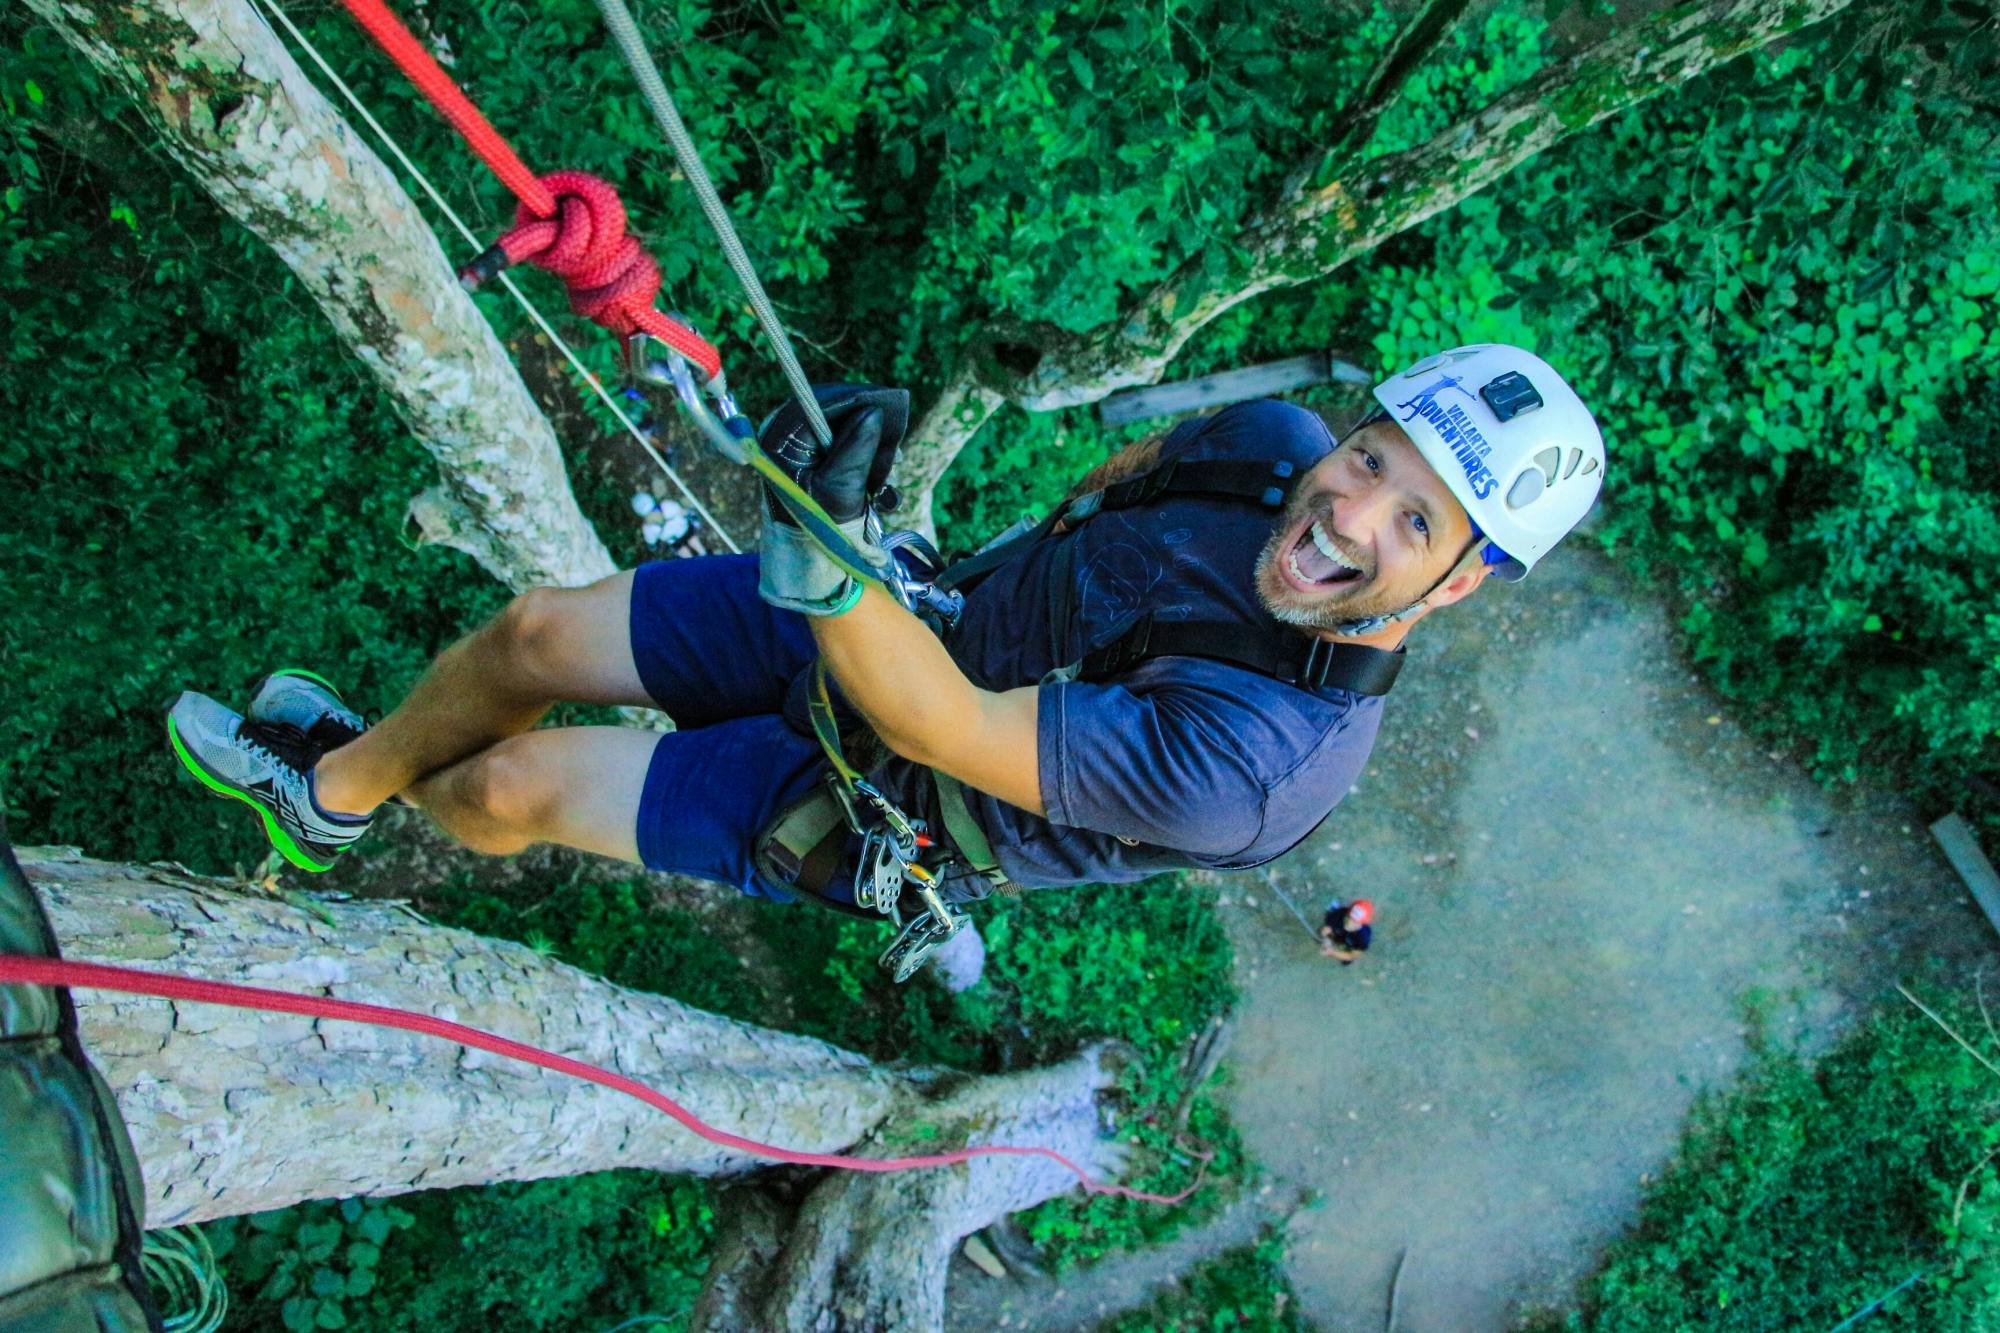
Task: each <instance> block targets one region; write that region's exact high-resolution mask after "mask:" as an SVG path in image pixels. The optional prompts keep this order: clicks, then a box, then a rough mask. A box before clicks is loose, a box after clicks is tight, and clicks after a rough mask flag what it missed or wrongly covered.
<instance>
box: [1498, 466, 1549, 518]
mask: <svg viewBox="0 0 2000 1333" xmlns="http://www.w3.org/2000/svg"><path fill="white" fill-rule="evenodd" d="M1547 487H1548V483H1547V482H1545V481H1544V480H1542V474H1541V473H1539V472H1537V471H1535V470H1534V469H1533V468H1529V469H1528V470H1527V471H1525V472H1523V473H1522V474H1521V475H1520V476H1518V477H1516V478H1514V484H1513V485H1512V486H1509V487H1508V488H1507V507H1508V508H1509V509H1526V508H1527V507H1528V506H1529V505H1531V504H1533V503H1534V502H1535V501H1537V500H1539V499H1541V498H1542V492H1543V491H1544V490H1546V489H1547Z"/></svg>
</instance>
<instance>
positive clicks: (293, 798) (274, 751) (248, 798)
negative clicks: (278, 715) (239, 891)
mask: <svg viewBox="0 0 2000 1333" xmlns="http://www.w3.org/2000/svg"><path fill="white" fill-rule="evenodd" d="M167 741H168V743H169V744H171V745H172V746H173V748H174V754H175V755H176V756H177V757H178V758H179V759H180V761H181V763H182V764H183V765H184V766H185V767H186V768H187V771H188V772H190V773H192V774H194V776H195V778H196V780H198V781H199V782H200V783H201V784H202V785H203V786H204V787H207V788H208V789H209V790H210V791H212V792H214V793H215V794H216V795H218V796H228V797H232V798H234V799H235V800H239V801H241V802H243V803H244V804H245V805H247V806H249V807H250V808H251V809H253V810H255V811H256V812H257V813H258V814H260V815H262V816H263V818H264V833H265V835H266V836H268V837H269V838H270V839H271V845H272V846H273V847H275V848H277V849H278V851H279V853H280V854H281V855H282V856H283V857H284V858H285V859H286V860H287V861H290V862H291V863H292V864H293V865H295V866H298V867H299V868H300V869H303V870H327V869H330V868H331V867H332V865H333V863H334V861H335V859H336V858H338V857H339V856H340V854H341V853H342V852H344V851H346V850H347V849H348V848H349V847H351V846H353V845H354V843H355V842H356V840H358V839H359V838H360V837H361V835H362V834H364V833H366V832H367V831H368V828H369V826H370V825H371V824H373V823H374V822H375V821H374V819H373V817H372V816H367V815H361V816H356V815H334V814H328V813H327V812H326V811H324V810H322V809H320V808H319V804H318V803H317V802H316V801H314V800H313V794H312V766H313V765H314V764H315V763H317V762H318V761H319V747H318V746H316V745H315V744H314V743H313V742H312V741H311V740H310V739H309V738H308V737H307V735H306V733H305V731H304V730H303V729H301V728H299V727H297V726H294V725H293V724H291V723H289V722H251V721H246V720H245V719H243V718H241V717H239V716H237V715H236V714H235V713H232V712H230V711H229V710H228V709H227V708H224V707H223V706H222V705H221V704H219V703H217V702H216V701H215V700H213V699H211V698H209V697H208V696H207V695H205V694H196V693H195V692H194V691H192V690H189V691H188V692H187V693H185V694H183V695H181V697H180V698H179V699H177V700H175V701H174V706H173V708H172V709H171V710H169V711H168V713H167Z"/></svg>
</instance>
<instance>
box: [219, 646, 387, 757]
mask: <svg viewBox="0 0 2000 1333" xmlns="http://www.w3.org/2000/svg"><path fill="white" fill-rule="evenodd" d="M243 716H244V717H246V718H248V719H249V720H250V721H252V722H279V723H283V724H285V725H286V726H291V727H297V728H298V729H299V730H300V731H302V732H304V733H305V737H306V739H307V740H309V741H311V742H312V743H313V745H314V746H315V747H316V748H317V749H318V750H319V752H320V753H321V754H325V753H326V752H327V751H328V750H337V749H339V748H340V747H341V746H343V745H345V744H347V743H348V742H349V741H351V740H353V739H354V738H355V737H357V736H359V735H360V734H361V733H362V732H364V731H366V730H367V729H368V724H367V723H365V722H363V721H362V720H361V714H359V713H357V712H355V711H354V710H353V709H351V708H349V707H348V706H347V705H346V704H344V703H342V702H341V698H340V691H339V690H336V689H335V688H333V686H332V685H331V684H330V683H329V682H328V681H327V679H326V678H325V677H324V676H318V675H315V674H314V673H312V672H310V671H307V670H304V669H303V668H300V667H286V668H285V669H284V670H282V671H273V672H272V673H271V674H270V675H268V676H266V677H264V679H263V680H262V681H260V682H258V685H257V693H256V695H255V696H254V697H253V698H252V699H251V700H250V706H249V707H248V708H246V709H244V710H243Z"/></svg>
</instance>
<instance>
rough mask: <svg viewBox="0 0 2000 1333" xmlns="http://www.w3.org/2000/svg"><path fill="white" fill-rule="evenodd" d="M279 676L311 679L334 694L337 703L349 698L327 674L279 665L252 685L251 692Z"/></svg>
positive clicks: (259, 689)
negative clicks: (341, 692) (342, 693)
mask: <svg viewBox="0 0 2000 1333" xmlns="http://www.w3.org/2000/svg"><path fill="white" fill-rule="evenodd" d="M279 676H297V677H299V678H300V679H301V680H309V681H311V682H312V683H313V684H315V685H317V686H319V687H320V688H321V689H323V690H325V691H326V692H327V693H328V694H330V695H332V696H333V701H334V702H335V703H337V704H341V705H343V706H344V705H345V704H346V703H347V700H345V699H343V698H341V696H340V690H339V689H338V688H337V687H335V685H334V683H333V682H332V681H330V680H328V679H327V678H326V677H325V676H322V675H320V674H319V672H317V671H308V670H306V669H305V668H304V667H279V668H278V669H277V670H276V671H273V672H272V673H271V674H270V675H268V676H266V677H264V680H260V681H258V682H257V683H256V685H254V686H252V687H251V690H250V693H251V694H253V695H254V694H257V693H259V692H260V691H262V690H263V688H264V682H265V681H269V680H275V679H276V678H277V677H279Z"/></svg>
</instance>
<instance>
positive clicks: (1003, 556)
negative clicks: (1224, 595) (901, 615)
mask: <svg viewBox="0 0 2000 1333" xmlns="http://www.w3.org/2000/svg"><path fill="white" fill-rule="evenodd" d="M1297 470H1298V469H1297V468H1296V466H1295V465H1294V464H1293V463H1292V462H1291V460H1290V459H1283V458H1281V459H1279V460H1277V461H1276V462H1273V463H1265V462H1259V461H1256V460H1247V461H1246V460H1241V459H1206V460H1197V461H1194V462H1183V461H1181V460H1179V459H1175V460H1172V461H1170V462H1166V463H1162V464H1160V466H1158V467H1156V468H1154V469H1153V470H1152V471H1151V472H1146V473H1142V474H1140V475H1139V476H1136V477H1128V478H1127V479H1125V480H1124V481H1120V482H1114V483H1113V484H1111V485H1110V486H1107V487H1105V488H1104V489H1103V490H1101V491H1092V492H1090V493H1089V494H1088V495H1080V496H1078V497H1077V498H1076V499H1074V500H1072V501H1070V502H1069V503H1068V504H1064V505H1058V506H1057V507H1056V510H1055V512H1054V513H1052V514H1050V515H1049V516H1048V517H1047V518H1045V519H1043V520H1042V521H1041V522H1040V523H1037V524H1036V525H1035V526H1033V527H1031V528H1029V529H1028V530H1027V531H1025V532H1020V533H1018V534H1016V535H1014V536H1011V537H1007V536H1003V537H1002V538H1001V539H999V540H996V541H993V542H990V543H988V544H987V545H986V546H985V547H983V548H982V549H980V550H979V551H977V552H976V553H974V554H972V555H969V556H967V557H966V558H965V559H963V560H960V561H958V562H957V563H956V564H954V565H952V566H951V567H950V568H949V569H947V570H945V571H944V573H942V574H940V575H938V577H937V580H936V582H937V586H938V587H940V588H944V589H947V590H951V591H958V592H971V591H972V590H973V589H974V588H976V587H978V586H979V585H980V583H981V582H983V581H984V580H985V578H986V576H987V575H988V574H991V573H992V572H993V571H994V570H996V569H998V568H1000V566H1002V565H1004V564H1006V563H1007V562H1008V561H1009V560H1012V559H1013V558H1014V557H1015V556H1017V555H1019V554H1020V553H1021V552H1023V551H1025V550H1027V549H1028V548H1029V547H1031V546H1033V545H1034V544H1035V543H1036V542H1039V541H1042V540H1045V539H1046V538H1048V537H1050V536H1051V535H1053V534H1054V532H1055V528H1056V524H1058V523H1061V522H1064V521H1065V520H1067V521H1068V522H1069V524H1070V525H1071V526H1072V527H1074V526H1075V525H1077V524H1079V523H1081V522H1083V521H1084V520H1086V519H1088V518H1090V517H1091V516H1092V515H1094V514H1096V513H1097V512H1098V511H1100V510H1104V509H1131V508H1133V507H1134V506H1136V505H1142V504H1146V503H1148V502H1149V501H1153V500H1157V499H1159V498H1160V497H1161V496H1166V495H1206V496H1212V497H1215V498H1217V499H1224V500H1248V501H1252V502H1253V503H1256V504H1260V505H1263V506H1264V507H1265V508H1267V509H1281V508H1283V507H1284V503H1285V497H1286V496H1287V495H1289V494H1290V493H1291V488H1292V483H1293V482H1294V481H1295V480H1297V476H1296V473H1297Z"/></svg>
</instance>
